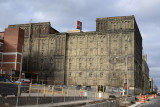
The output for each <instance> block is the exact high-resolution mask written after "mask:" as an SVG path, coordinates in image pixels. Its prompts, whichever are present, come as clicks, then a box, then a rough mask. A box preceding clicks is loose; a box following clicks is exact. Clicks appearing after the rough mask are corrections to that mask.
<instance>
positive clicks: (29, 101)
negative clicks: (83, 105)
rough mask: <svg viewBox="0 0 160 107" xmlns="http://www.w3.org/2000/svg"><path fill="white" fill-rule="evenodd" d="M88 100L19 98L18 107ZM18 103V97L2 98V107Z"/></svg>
mask: <svg viewBox="0 0 160 107" xmlns="http://www.w3.org/2000/svg"><path fill="white" fill-rule="evenodd" d="M82 99H83V100H86V99H87V97H83V98H82V97H19V98H18V100H19V101H18V106H23V105H37V103H38V104H48V103H59V102H64V101H65V102H68V101H79V100H82ZM37 101H38V102H37ZM16 102H17V97H8V98H4V97H0V107H3V106H4V105H5V104H8V105H9V106H15V105H16Z"/></svg>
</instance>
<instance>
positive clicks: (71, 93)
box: [0, 82, 105, 106]
mask: <svg viewBox="0 0 160 107" xmlns="http://www.w3.org/2000/svg"><path fill="white" fill-rule="evenodd" d="M104 91H105V89H104V87H103V88H102V89H99V88H98V86H95V87H85V86H83V87H82V86H66V85H61V86H60V85H45V84H43V85H42V84H31V83H30V84H21V83H19V84H18V83H11V82H0V95H1V97H0V99H1V100H0V106H4V105H5V104H9V105H14V106H22V105H31V104H33V105H39V104H45V103H57V102H67V101H77V100H94V99H103V98H104V95H105V93H104Z"/></svg>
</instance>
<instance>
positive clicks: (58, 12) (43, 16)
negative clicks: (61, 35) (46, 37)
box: [0, 0, 160, 88]
mask: <svg viewBox="0 0 160 107" xmlns="http://www.w3.org/2000/svg"><path fill="white" fill-rule="evenodd" d="M159 4H160V0H0V7H1V9H0V32H1V31H4V29H5V28H7V26H8V25H11V24H23V23H29V20H30V19H32V22H33V23H36V22H47V21H50V22H51V25H52V27H54V28H55V29H57V30H58V31H60V32H66V31H67V30H69V29H75V21H76V19H78V20H80V21H82V22H83V31H95V29H96V18H101V17H113V16H128V15H135V18H136V21H137V24H138V26H139V29H140V32H141V35H142V38H143V52H144V53H145V54H147V55H148V60H147V62H148V65H149V69H150V76H151V77H153V78H154V84H156V85H157V86H158V87H159V88H160V78H159V77H160V66H159V64H160V57H159V55H160V50H159V49H160V48H159V47H160V42H159V41H160V37H159V36H160V35H159V34H160V21H159V20H160V11H159V10H160V6H159Z"/></svg>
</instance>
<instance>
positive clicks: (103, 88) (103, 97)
mask: <svg viewBox="0 0 160 107" xmlns="http://www.w3.org/2000/svg"><path fill="white" fill-rule="evenodd" d="M103 99H104V85H103Z"/></svg>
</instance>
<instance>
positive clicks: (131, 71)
mask: <svg viewBox="0 0 160 107" xmlns="http://www.w3.org/2000/svg"><path fill="white" fill-rule="evenodd" d="M17 26H19V27H21V28H22V29H24V30H25V41H24V42H25V46H24V59H23V63H24V64H23V71H25V72H38V81H43V82H46V83H48V84H69V85H80V84H81V85H105V86H109V87H117V88H118V87H121V88H126V87H127V85H128V86H129V89H130V90H132V93H135V94H138V93H140V92H141V90H142V37H141V34H140V32H139V29H138V26H137V24H136V21H135V18H134V16H122V17H108V18H97V19H96V31H95V32H75V33H74V32H72V33H59V32H58V31H56V30H55V29H53V28H52V27H51V26H50V23H49V22H48V23H31V24H21V25H10V26H9V27H17ZM126 62H127V63H126ZM127 75H128V79H127ZM127 80H128V81H129V82H127Z"/></svg>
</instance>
